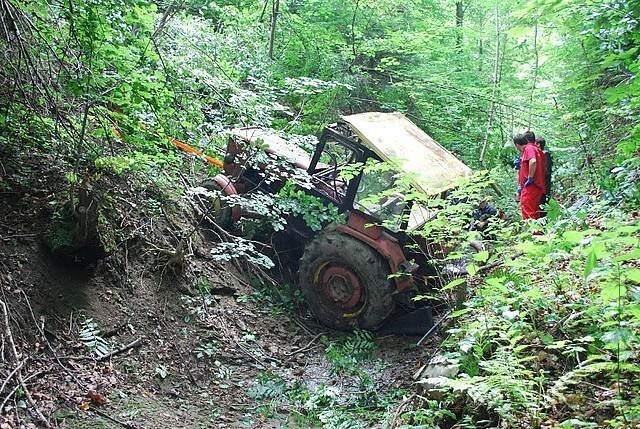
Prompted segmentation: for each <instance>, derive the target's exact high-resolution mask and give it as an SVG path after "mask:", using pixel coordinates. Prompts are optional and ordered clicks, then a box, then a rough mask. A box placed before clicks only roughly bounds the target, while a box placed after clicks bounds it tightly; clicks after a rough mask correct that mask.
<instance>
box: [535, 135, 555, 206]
mask: <svg viewBox="0 0 640 429" xmlns="http://www.w3.org/2000/svg"><path fill="white" fill-rule="evenodd" d="M546 145H547V141H546V140H545V139H544V138H543V137H537V138H536V146H538V147H539V148H540V150H541V151H542V153H543V154H544V160H545V167H546V168H545V171H544V185H545V193H544V194H543V195H542V201H541V204H547V203H548V202H549V196H550V195H551V168H552V167H553V158H552V157H551V152H549V151H548V150H545V146H546ZM544 214H546V213H544Z"/></svg>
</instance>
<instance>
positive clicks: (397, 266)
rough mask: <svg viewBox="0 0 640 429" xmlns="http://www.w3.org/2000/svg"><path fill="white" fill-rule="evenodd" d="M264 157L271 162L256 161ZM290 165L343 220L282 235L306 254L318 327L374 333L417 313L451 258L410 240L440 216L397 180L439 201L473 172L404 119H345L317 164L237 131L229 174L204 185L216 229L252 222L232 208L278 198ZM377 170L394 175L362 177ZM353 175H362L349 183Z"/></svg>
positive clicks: (324, 143)
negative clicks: (438, 264) (439, 261)
mask: <svg viewBox="0 0 640 429" xmlns="http://www.w3.org/2000/svg"><path fill="white" fill-rule="evenodd" d="M258 153H259V154H262V155H263V156H264V157H263V158H262V159H256V156H257V155H256V154H258ZM283 163H284V164H286V165H287V166H290V167H291V168H295V169H299V170H303V171H306V173H307V174H308V178H309V183H310V186H308V187H304V188H301V189H304V191H305V192H306V193H308V194H310V195H313V196H315V197H318V198H319V199H320V200H321V201H323V202H324V204H326V205H333V206H335V207H336V208H337V211H338V212H339V213H341V214H343V216H344V219H345V221H344V222H343V223H330V224H326V225H323V228H322V229H321V230H320V231H314V230H312V229H311V228H309V227H308V226H306V224H305V222H302V221H301V220H300V219H290V220H288V222H287V227H286V228H285V231H283V233H284V234H285V236H286V237H287V238H286V240H285V241H287V242H288V244H289V245H290V247H291V248H298V249H300V250H301V252H300V253H301V257H300V258H299V260H298V270H297V272H298V283H299V287H300V289H301V291H302V294H303V296H304V298H305V300H306V301H307V303H308V304H309V307H310V309H311V311H312V312H313V314H314V315H315V317H316V318H317V319H318V320H319V321H320V322H321V323H323V324H324V325H326V326H329V327H331V328H335V329H340V330H349V329H353V328H362V329H370V330H376V329H378V328H380V327H381V326H382V325H383V324H385V322H386V321H388V320H389V318H390V316H391V315H392V314H394V312H395V311H396V310H397V309H398V308H410V307H413V306H414V303H413V302H412V300H411V296H412V295H414V294H416V293H423V292H424V291H425V290H428V289H430V288H431V287H432V284H433V279H434V277H437V275H438V273H437V272H436V271H435V270H434V266H433V263H432V260H433V258H436V257H439V256H440V257H441V256H442V255H443V253H444V252H446V250H445V249H442V248H441V247H439V246H437V245H435V244H433V243H430V242H429V240H428V239H427V238H424V237H423V236H421V235H420V234H412V231H417V230H419V229H420V228H421V227H422V226H423V225H424V223H425V222H426V221H428V219H430V218H431V217H432V216H433V215H434V213H433V212H432V211H430V210H429V209H427V208H426V207H425V206H423V205H419V204H414V203H412V202H411V201H406V200H405V199H404V198H403V196H402V194H401V193H400V192H395V191H394V186H395V182H396V180H397V178H398V177H399V176H398V172H399V173H401V174H404V175H408V176H409V177H410V178H411V182H412V185H411V186H412V189H414V190H416V191H417V192H423V193H425V194H428V195H438V194H443V193H445V192H447V190H448V189H449V188H450V187H451V186H452V184H453V183H455V182H456V180H458V179H459V178H461V177H466V176H469V175H470V174H471V170H470V169H469V168H468V167H467V166H466V165H464V164H463V163H462V162H461V161H459V160H458V159H457V158H456V157H455V156H453V155H452V154H451V153H449V152H448V151H446V150H445V149H444V148H443V147H442V146H440V145H439V144H438V143H437V142H435V141H434V140H433V139H432V138H431V137H429V136H428V135H427V134H426V133H424V132H423V131H422V130H421V129H420V128H418V127H417V126H416V125H415V124H413V122H411V121H410V120H409V119H407V118H406V117H405V116H403V115H402V114H400V113H379V112H370V113H362V114H357V115H351V116H345V117H343V118H341V120H340V121H338V122H337V123H335V124H332V125H329V126H327V127H326V128H325V129H324V131H323V133H322V135H321V137H320V139H319V142H318V143H317V144H316V145H315V149H314V150H313V152H312V153H311V154H310V153H309V152H307V151H305V150H303V149H302V148H300V147H299V146H298V145H295V144H291V143H289V142H287V141H285V140H284V139H282V138H281V137H278V136H277V135H275V134H274V133H272V132H269V131H267V130H264V129H261V128H253V127H250V128H241V129H235V130H233V131H232V132H231V133H230V137H229V143H228V147H227V153H226V155H225V159H224V165H223V169H224V174H219V175H218V176H216V177H215V178H213V179H211V180H209V181H207V182H206V183H205V187H207V188H208V189H209V190H215V191H217V192H220V193H221V194H222V198H221V199H220V200H219V201H217V202H215V203H213V207H212V208H213V215H214V219H215V220H216V222H217V223H218V224H219V225H220V226H222V227H225V228H229V227H230V226H231V225H232V224H233V222H237V221H239V220H241V219H242V218H243V217H244V216H250V213H246V210H243V208H242V205H241V204H233V203H230V201H233V198H237V197H233V196H243V197H247V198H251V195H252V194H255V193H270V194H275V193H277V192H278V191H279V189H280V188H281V187H282V186H283V184H284V179H285V178H286V177H287V176H288V175H287V174H286V173H284V170H283V168H284V167H283V165H284V164H283ZM372 163H373V164H372ZM376 163H387V164H391V165H393V166H394V171H387V170H384V169H382V170H378V169H375V168H371V169H368V168H363V166H367V165H369V166H370V165H374V164H376ZM353 166H360V168H359V169H356V170H353V169H352V170H350V171H351V173H350V174H346V173H345V171H347V170H348V169H349V168H350V167H353ZM269 168H271V169H272V172H271V174H270V175H269V177H271V179H267V174H266V171H267V170H268V169H269ZM345 169H347V170H345ZM278 171H280V173H281V174H278ZM273 177H280V179H278V180H274V179H273ZM372 195H375V196H374V197H372ZM380 195H383V197H382V198H380ZM229 197H231V198H229ZM225 198H227V200H226V202H225V201H224V200H225Z"/></svg>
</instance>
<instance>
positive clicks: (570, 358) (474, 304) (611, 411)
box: [406, 204, 640, 427]
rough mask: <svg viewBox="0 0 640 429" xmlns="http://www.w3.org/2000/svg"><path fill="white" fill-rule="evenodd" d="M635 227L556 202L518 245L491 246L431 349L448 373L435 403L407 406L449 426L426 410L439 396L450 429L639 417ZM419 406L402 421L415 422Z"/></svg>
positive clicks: (614, 215)
mask: <svg viewBox="0 0 640 429" xmlns="http://www.w3.org/2000/svg"><path fill="white" fill-rule="evenodd" d="M536 229H538V230H540V229H541V230H542V232H543V233H542V234H541V235H537V234H533V232H534V230H536ZM639 230H640V225H638V223H637V222H634V219H633V218H629V217H628V215H625V214H624V213H622V212H619V211H617V210H616V209H615V208H613V207H611V206H608V205H604V204H594V205H591V206H587V207H583V208H581V209H578V210H575V209H564V210H562V209H560V207H559V206H557V205H556V210H555V211H553V210H552V211H550V215H549V217H548V218H547V219H546V220H545V221H541V222H540V223H536V224H534V225H524V227H523V231H522V232H521V233H520V234H519V235H518V237H517V239H516V240H515V241H516V243H517V244H515V245H513V241H511V243H509V245H508V246H507V245H505V246H496V247H494V248H493V249H491V250H490V252H491V253H493V254H496V255H501V257H502V258H503V264H502V267H501V268H499V269H497V270H495V271H494V272H492V273H490V274H488V275H486V276H485V277H480V276H479V275H477V274H476V276H475V278H474V279H473V280H474V282H475V284H476V285H477V286H476V287H475V289H474V290H473V291H472V292H473V293H472V294H471V297H470V298H469V299H468V301H467V302H466V303H465V308H463V309H461V310H459V311H457V312H455V313H454V314H453V317H454V318H456V323H455V326H454V327H452V328H450V329H449V330H448V331H447V332H448V337H447V339H446V340H445V341H444V343H443V344H442V353H443V354H444V355H445V356H446V358H448V360H449V361H450V362H454V363H455V364H456V365H457V366H458V367H459V372H458V374H457V376H455V377H452V378H449V379H447V380H445V381H443V383H442V384H443V386H442V388H443V393H444V396H443V399H442V400H441V401H439V402H438V403H437V404H436V403H434V402H433V401H426V400H425V402H424V403H423V405H422V407H418V410H422V413H423V415H424V416H426V417H424V418H425V421H429V422H431V423H432V424H433V427H450V423H447V424H446V425H444V426H440V425H443V424H444V422H445V416H440V418H439V419H434V418H433V416H434V411H436V410H438V408H439V407H441V406H442V405H443V403H444V404H448V408H449V409H450V410H452V411H455V414H456V417H455V420H456V421H457V423H456V427H548V426H549V425H551V426H553V427H575V426H593V425H597V426H599V427H635V426H634V425H638V424H640V419H639V417H640V416H639V413H638V402H639V401H640V398H639V396H638V394H639V392H638V385H637V382H636V380H637V379H638V374H639V373H640V356H639V354H638V343H639V335H638V334H639V332H640V286H639V285H640V247H639V239H638V231H639ZM471 272H474V271H473V270H472V271H471ZM425 395H426V393H425ZM418 410H415V411H413V412H412V413H409V414H407V415H406V419H407V421H411V422H414V423H420V420H419V419H416V412H417V411H418ZM447 418H450V416H447ZM408 427H414V426H408Z"/></svg>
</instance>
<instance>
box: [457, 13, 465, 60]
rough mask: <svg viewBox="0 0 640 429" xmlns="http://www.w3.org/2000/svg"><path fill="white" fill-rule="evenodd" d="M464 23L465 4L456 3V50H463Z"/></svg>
mask: <svg viewBox="0 0 640 429" xmlns="http://www.w3.org/2000/svg"><path fill="white" fill-rule="evenodd" d="M463 22H464V3H463V2H462V0H458V1H456V30H457V31H456V49H457V50H458V51H460V50H462V24H463Z"/></svg>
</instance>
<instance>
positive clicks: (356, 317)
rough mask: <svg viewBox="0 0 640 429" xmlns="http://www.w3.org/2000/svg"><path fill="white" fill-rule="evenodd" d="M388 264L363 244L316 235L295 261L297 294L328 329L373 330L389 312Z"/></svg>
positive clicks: (347, 238) (332, 235)
mask: <svg viewBox="0 0 640 429" xmlns="http://www.w3.org/2000/svg"><path fill="white" fill-rule="evenodd" d="M389 273H390V270H389V264H388V262H387V261H386V260H385V259H384V258H382V257H381V256H380V255H379V254H378V253H377V252H376V251H375V250H374V249H372V248H371V247H369V246H368V245H367V244H365V243H363V242H361V241H359V240H357V239H355V238H353V237H351V236H349V235H345V234H341V233H339V232H337V231H331V232H327V233H320V234H319V235H318V236H317V237H316V238H315V239H314V240H313V241H312V242H310V243H309V244H308V245H307V247H306V248H305V250H304V254H303V256H302V259H301V260H300V271H299V275H300V288H301V290H302V295H303V296H304V298H305V299H306V301H307V303H308V304H309V307H310V308H311V311H312V312H313V314H314V315H315V317H316V318H318V320H319V321H320V322H321V323H322V324H323V325H326V326H328V327H330V328H334V329H338V330H343V331H345V330H351V329H355V328H361V329H368V330H376V329H378V328H379V327H380V325H382V323H383V322H384V321H385V319H387V317H389V316H390V315H391V313H392V312H393V310H394V308H395V302H394V300H393V296H392V292H393V291H394V290H395V288H394V286H393V285H392V282H391V281H390V280H389V279H388V275H389Z"/></svg>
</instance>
